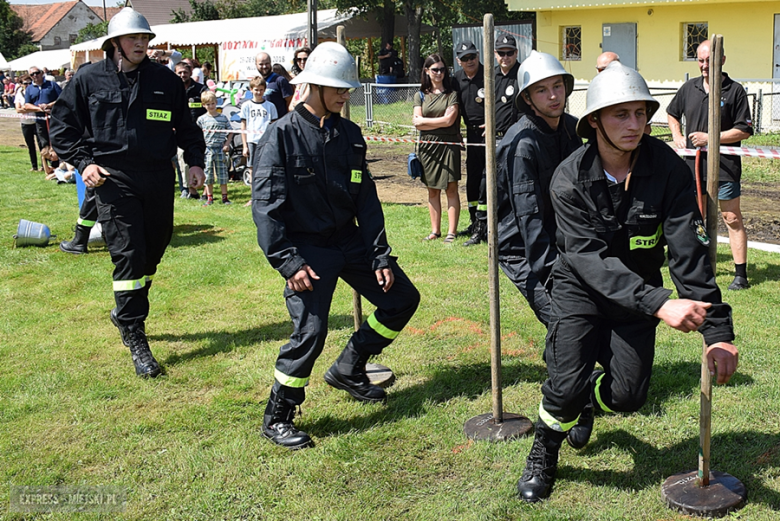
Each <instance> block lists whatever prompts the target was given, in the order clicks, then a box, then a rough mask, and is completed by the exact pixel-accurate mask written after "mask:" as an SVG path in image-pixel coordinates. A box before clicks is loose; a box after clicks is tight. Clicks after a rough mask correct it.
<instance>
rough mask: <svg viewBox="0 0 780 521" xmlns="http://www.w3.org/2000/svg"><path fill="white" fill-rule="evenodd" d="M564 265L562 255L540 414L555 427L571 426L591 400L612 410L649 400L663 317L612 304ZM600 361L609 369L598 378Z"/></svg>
mask: <svg viewBox="0 0 780 521" xmlns="http://www.w3.org/2000/svg"><path fill="white" fill-rule="evenodd" d="M562 265H563V263H562V259H560V258H559V259H558V261H557V262H556V264H555V266H554V267H553V271H552V278H553V284H552V293H551V296H550V300H551V319H550V320H551V321H550V326H549V329H548V332H547V345H546V348H545V355H546V363H547V374H548V379H547V381H546V382H545V383H544V385H543V386H542V395H543V398H542V407H541V410H540V415H541V416H542V419H543V420H544V421H545V423H547V424H548V425H549V426H550V427H552V428H553V429H556V430H563V431H566V430H568V429H570V428H571V427H572V426H573V425H574V423H575V422H576V420H577V418H578V417H579V415H580V413H581V412H582V409H583V407H585V405H586V404H587V403H588V402H589V400H592V401H593V403H594V404H598V406H599V407H600V408H601V409H602V410H604V411H606V412H633V411H636V410H638V409H639V408H640V407H642V405H644V403H645V401H646V400H647V391H648V387H649V385H650V375H651V372H652V366H653V358H654V356H655V330H656V327H657V325H658V319H656V318H654V317H643V316H639V315H635V314H632V313H629V312H628V311H626V310H624V309H623V308H620V307H617V306H615V305H614V304H611V303H609V302H608V301H607V300H606V299H604V298H603V297H601V296H600V295H598V294H596V293H595V291H594V290H593V289H591V288H589V287H587V286H586V285H585V284H584V283H583V282H582V281H580V280H578V278H577V276H576V275H574V274H573V273H572V272H571V271H570V270H568V269H567V268H563V267H562ZM597 362H598V363H599V364H601V366H602V367H603V368H604V371H605V374H604V375H603V377H601V378H600V379H599V380H598V381H597V382H593V381H592V379H591V374H592V372H593V369H594V366H595V364H596V363H597ZM594 383H596V384H597V385H596V386H595V388H594V385H593V384H594ZM545 413H546V414H545Z"/></svg>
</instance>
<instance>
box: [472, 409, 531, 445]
mask: <svg viewBox="0 0 780 521" xmlns="http://www.w3.org/2000/svg"><path fill="white" fill-rule="evenodd" d="M533 426H534V425H533V423H531V420H529V419H528V418H526V417H525V416H520V415H519V414H512V413H509V412H505V413H504V421H503V422H501V423H496V420H495V418H493V413H488V414H481V415H479V416H474V417H473V418H471V419H470V420H469V421H467V422H466V424H465V425H464V426H463V432H464V433H465V434H466V437H467V438H469V439H472V440H477V441H483V440H487V441H507V440H512V439H515V438H519V437H521V436H525V435H526V434H528V432H529V431H530V430H531V429H532V428H533Z"/></svg>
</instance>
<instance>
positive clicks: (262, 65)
mask: <svg viewBox="0 0 780 521" xmlns="http://www.w3.org/2000/svg"><path fill="white" fill-rule="evenodd" d="M255 66H256V67H257V72H259V73H260V75H261V76H262V77H263V79H265V96H263V97H264V98H265V99H266V100H268V101H270V102H271V103H273V104H274V107H276V114H277V115H278V116H279V117H280V118H281V117H282V116H284V115H285V114H287V112H288V107H289V106H290V100H291V99H292V96H293V88H292V87H290V82H288V81H287V80H286V79H285V78H283V77H281V76H279V75H278V74H276V73H275V72H274V71H273V69H272V68H271V57H270V56H269V55H268V53H267V52H259V53H257V56H255Z"/></svg>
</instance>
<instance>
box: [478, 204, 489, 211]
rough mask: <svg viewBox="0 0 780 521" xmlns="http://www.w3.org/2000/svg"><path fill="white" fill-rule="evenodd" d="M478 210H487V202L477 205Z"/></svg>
mask: <svg viewBox="0 0 780 521" xmlns="http://www.w3.org/2000/svg"><path fill="white" fill-rule="evenodd" d="M477 211H478V212H487V204H478V205H477Z"/></svg>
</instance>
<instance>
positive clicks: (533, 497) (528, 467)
mask: <svg viewBox="0 0 780 521" xmlns="http://www.w3.org/2000/svg"><path fill="white" fill-rule="evenodd" d="M565 437H566V433H565V432H558V431H554V430H552V429H551V428H549V427H548V426H547V425H546V424H545V423H544V422H543V421H542V420H539V421H537V422H536V436H534V444H533V445H532V446H531V452H530V454H528V459H527V460H526V463H525V470H524V471H523V475H522V476H521V477H520V481H518V482H517V494H518V496H519V497H520V499H522V500H523V501H526V502H528V503H536V502H537V501H539V500H542V499H545V498H547V497H549V496H550V490H551V489H552V485H553V482H554V481H555V471H556V470H557V468H558V451H559V450H560V448H561V443H563V439H564V438H565Z"/></svg>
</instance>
